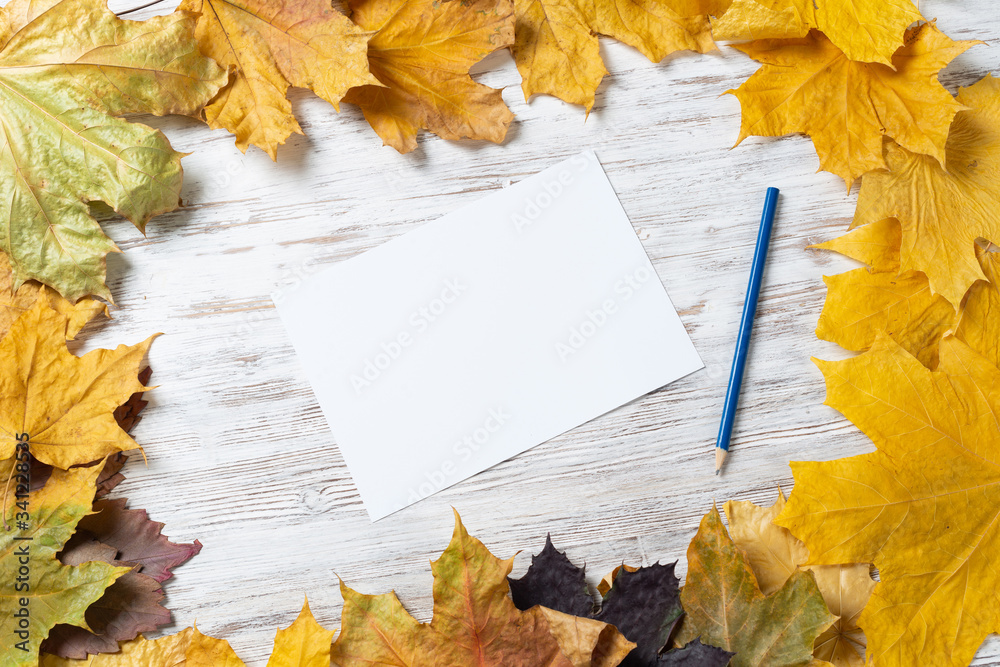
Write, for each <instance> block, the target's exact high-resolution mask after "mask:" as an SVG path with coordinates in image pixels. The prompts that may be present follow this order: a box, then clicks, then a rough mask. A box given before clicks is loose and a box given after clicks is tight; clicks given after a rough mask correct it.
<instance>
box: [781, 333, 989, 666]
mask: <svg viewBox="0 0 1000 667" xmlns="http://www.w3.org/2000/svg"><path fill="white" fill-rule="evenodd" d="M816 363H817V365H818V366H819V368H820V370H822V372H823V375H824V376H825V378H826V386H827V401H826V402H827V404H828V405H831V406H832V407H834V408H836V409H837V410H839V411H840V412H842V413H843V414H844V415H845V416H846V417H847V418H848V419H850V420H851V421H852V422H854V423H855V424H856V425H857V426H858V427H859V428H860V429H861V430H862V431H864V432H865V434H866V435H868V436H869V437H870V438H871V439H872V441H873V442H874V443H875V446H876V448H877V450H876V451H875V452H873V453H870V454H863V455H861V456H854V457H851V458H846V459H840V460H837V461H828V462H822V463H820V462H793V463H792V464H791V465H792V472H793V473H794V476H795V487H794V489H793V490H792V494H791V498H790V499H789V502H788V505H786V507H785V510H784V511H783V512H782V513H781V515H780V516H779V517H778V519H776V521H775V522H776V523H777V524H778V525H781V526H784V527H786V528H788V529H789V530H791V531H792V533H793V534H794V535H795V536H796V537H798V538H799V539H801V540H802V541H803V542H805V544H806V546H807V547H808V549H809V554H810V561H809V562H810V563H812V564H837V563H854V562H873V563H875V565H876V566H877V567H878V568H879V573H880V580H881V581H880V583H879V584H878V585H877V586H876V587H875V591H874V593H873V594H872V597H871V600H870V601H869V603H868V606H867V607H865V610H864V611H863V612H862V614H861V617H860V618H859V619H858V625H859V626H860V627H861V628H862V629H863V630H864V632H865V635H866V636H867V639H868V656H869V658H871V659H873V660H874V662H875V664H877V665H880V666H882V667H894V666H900V667H911V666H912V665H946V664H947V665H957V664H968V663H969V662H970V661H971V660H972V658H973V656H974V655H975V652H976V649H977V648H978V646H979V645H980V644H981V643H982V641H983V639H985V637H986V635H987V634H989V633H990V632H997V631H998V630H1000V610H998V608H997V606H996V600H995V598H996V590H997V587H998V586H1000V573H998V571H997V569H996V567H995V565H994V564H995V561H996V553H997V550H998V549H1000V523H998V518H1000V446H998V445H1000V423H998V421H997V419H996V415H997V414H998V412H1000V370H998V368H997V366H996V365H994V364H993V363H992V362H991V361H990V360H988V359H986V358H985V357H982V356H980V355H978V354H977V353H976V352H975V351H974V350H972V349H971V348H970V347H969V346H968V345H966V344H965V343H963V342H962V341H960V340H958V339H957V338H955V337H954V336H947V337H945V338H944V340H942V342H941V345H940V362H939V364H938V370H937V371H931V370H929V369H927V368H925V367H924V366H923V365H921V363H920V362H919V361H917V359H916V358H914V357H913V356H912V355H910V354H909V353H907V352H906V351H905V350H903V349H902V348H901V347H900V346H899V345H897V344H896V343H895V342H893V341H892V339H891V338H889V337H887V336H884V335H883V336H880V337H879V338H878V339H877V340H876V341H875V343H874V345H873V346H872V348H871V350H869V351H868V352H866V353H864V354H862V355H859V356H857V357H854V358H851V359H847V360H845V361H835V362H828V361H817V362H816Z"/></svg>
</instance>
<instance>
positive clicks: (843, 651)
mask: <svg viewBox="0 0 1000 667" xmlns="http://www.w3.org/2000/svg"><path fill="white" fill-rule="evenodd" d="M784 507H785V496H784V494H783V493H781V491H780V490H779V491H778V499H777V500H776V501H775V503H774V504H773V505H772V506H771V507H759V506H757V505H755V504H753V503H751V502H746V501H728V502H727V503H726V504H725V507H724V509H725V512H726V519H727V520H728V521H729V534H730V536H731V537H732V538H733V542H734V543H735V544H736V546H738V547H740V548H741V549H743V551H744V552H746V555H747V560H748V561H749V563H750V567H751V569H753V573H754V575H756V577H757V583H758V584H759V585H760V590H761V592H762V593H764V595H770V594H771V593H773V592H775V591H777V590H779V589H780V588H781V587H782V586H784V585H785V582H786V581H788V578H789V577H791V576H792V574H794V573H795V572H797V571H798V570H799V569H800V566H801V565H802V564H803V563H805V562H807V561H808V560H809V550H808V549H806V546H805V545H804V544H803V543H802V542H800V541H799V540H797V539H795V536H794V535H792V534H791V533H790V532H789V531H788V530H787V529H786V528H782V527H781V526H777V525H775V524H774V519H775V517H777V516H778V515H779V514H780V513H781V510H782V509H784ZM802 569H807V570H809V571H810V572H812V573H813V576H815V577H816V586H817V587H818V588H819V592H820V593H822V594H823V600H825V601H826V606H827V607H829V608H830V613H832V614H833V615H834V616H836V617H837V621H836V622H835V623H834V624H833V625H831V626H830V627H829V628H827V629H826V630H824V631H823V634H821V635H820V636H819V637H817V638H816V643H815V644H814V645H813V656H814V657H815V658H817V659H819V660H824V661H827V662H829V663H830V664H833V665H835V666H836V667H863V665H864V661H863V660H862V659H861V654H859V652H858V649H862V650H863V649H864V646H865V642H864V634H863V633H862V632H861V630H860V628H858V626H857V620H858V616H860V615H861V610H862V609H864V608H865V604H866V603H867V602H868V598H869V597H870V596H871V593H872V589H873V588H874V587H875V581H874V580H872V578H871V573H870V567H869V566H868V565H867V564H865V563H852V564H849V565H812V566H806V567H804V568H802Z"/></svg>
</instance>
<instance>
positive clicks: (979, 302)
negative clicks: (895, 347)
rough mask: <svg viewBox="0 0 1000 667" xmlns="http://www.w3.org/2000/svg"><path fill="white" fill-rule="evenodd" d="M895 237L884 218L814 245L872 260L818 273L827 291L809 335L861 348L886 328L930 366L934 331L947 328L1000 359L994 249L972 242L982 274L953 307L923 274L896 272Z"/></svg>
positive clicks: (999, 265) (999, 267) (999, 258)
mask: <svg viewBox="0 0 1000 667" xmlns="http://www.w3.org/2000/svg"><path fill="white" fill-rule="evenodd" d="M899 244H900V233H899V223H898V222H897V221H895V220H893V219H891V218H889V219H887V220H883V221H881V222H879V223H875V224H872V225H866V226H864V227H859V228H858V229H855V230H854V231H852V232H849V233H848V234H846V235H844V236H842V237H840V238H838V239H834V240H832V241H829V242H827V243H824V244H821V245H819V246H816V247H819V248H825V249H829V250H834V251H838V252H840V253H842V254H845V255H847V256H849V257H853V258H854V259H857V260H859V261H862V262H866V263H868V264H870V266H871V268H870V269H855V270H853V271H848V272H846V273H841V274H839V275H835V276H825V277H824V278H823V280H824V282H826V285H827V288H828V291H827V296H826V301H825V302H824V304H823V312H822V313H821V314H820V318H819V324H818V326H817V328H816V335H817V336H818V337H819V338H821V339H823V340H829V341H832V342H834V343H837V344H838V345H840V346H841V347H843V348H846V349H848V350H853V351H856V352H860V351H862V350H867V349H868V348H869V347H871V345H872V344H873V343H874V342H875V339H876V337H877V336H878V335H879V334H880V333H885V334H886V335H888V336H890V337H891V338H892V339H893V340H894V341H896V343H898V344H899V345H900V346H901V347H903V349H905V350H906V351H907V352H909V353H910V354H912V355H913V356H915V357H916V358H917V359H919V360H920V362H921V363H923V364H924V365H925V366H927V367H928V368H931V369H934V368H936V367H937V359H938V344H939V343H940V341H941V338H942V337H943V336H944V335H945V334H946V333H948V332H954V334H955V337H956V338H958V339H959V340H961V341H963V342H965V343H966V344H967V345H969V346H970V347H972V349H974V350H975V351H976V352H978V353H979V354H981V355H983V356H985V357H986V358H987V359H989V360H990V361H992V362H993V363H994V364H997V365H1000V319H998V318H997V317H996V316H995V313H996V312H998V310H1000V282H998V280H1000V253H997V252H991V251H989V250H987V249H984V248H978V247H977V249H976V254H977V257H978V261H979V264H980V266H981V267H982V270H983V272H984V273H985V275H986V276H987V279H986V280H979V281H976V283H975V284H974V285H973V286H972V287H971V288H970V289H969V292H968V293H967V294H966V295H965V299H964V300H963V301H962V305H961V307H960V308H959V310H958V312H956V311H955V309H954V307H952V305H951V304H950V303H949V302H948V300H947V299H945V298H944V297H943V296H941V295H939V294H933V293H932V292H931V289H930V285H929V284H928V282H927V276H925V275H924V274H922V273H919V272H917V271H906V272H904V273H903V274H898V269H899Z"/></svg>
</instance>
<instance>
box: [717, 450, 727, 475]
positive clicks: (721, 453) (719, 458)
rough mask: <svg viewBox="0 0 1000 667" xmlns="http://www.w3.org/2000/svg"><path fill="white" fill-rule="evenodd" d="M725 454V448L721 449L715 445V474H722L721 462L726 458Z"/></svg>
mask: <svg viewBox="0 0 1000 667" xmlns="http://www.w3.org/2000/svg"><path fill="white" fill-rule="evenodd" d="M726 454H728V452H727V451H726V450H724V449H722V448H721V447H716V449H715V474H716V475H720V474H722V464H723V463H724V462H725V460H726Z"/></svg>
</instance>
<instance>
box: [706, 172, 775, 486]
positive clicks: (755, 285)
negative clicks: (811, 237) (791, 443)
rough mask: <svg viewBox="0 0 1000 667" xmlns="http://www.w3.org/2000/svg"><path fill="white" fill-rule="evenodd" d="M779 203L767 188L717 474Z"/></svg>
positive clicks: (717, 446)
mask: <svg viewBox="0 0 1000 667" xmlns="http://www.w3.org/2000/svg"><path fill="white" fill-rule="evenodd" d="M777 203H778V188H768V189H767V196H766V197H765V199H764V212H763V213H761V216H760V231H759V232H757V247H756V248H754V251H753V265H752V266H751V267H750V284H749V285H747V298H746V301H744V302H743V317H742V318H741V319H740V335H739V337H738V338H737V339H736V354H735V355H733V370H732V372H730V374H729V387H728V388H727V389H726V402H725V404H723V406H722V423H721V424H720V425H719V437H718V438H717V439H716V441H715V474H716V475H718V474H719V471H720V470H722V464H723V462H724V461H725V460H726V454H728V453H729V437H730V436H731V435H732V434H733V421H734V420H735V418H736V406H737V405H738V404H739V402H740V388H741V387H742V386H743V371H744V369H745V368H746V363H747V350H748V349H749V347H750V332H751V331H753V318H754V314H756V312H757V297H758V296H760V281H761V278H762V277H763V275H764V263H765V262H766V261H767V248H768V245H769V244H770V243H771V227H773V226H774V209H775V206H776V205H777Z"/></svg>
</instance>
